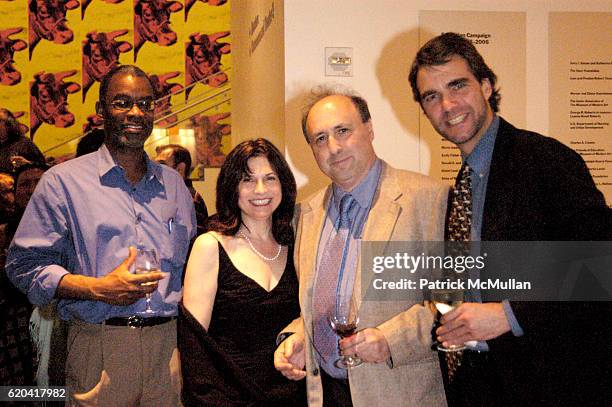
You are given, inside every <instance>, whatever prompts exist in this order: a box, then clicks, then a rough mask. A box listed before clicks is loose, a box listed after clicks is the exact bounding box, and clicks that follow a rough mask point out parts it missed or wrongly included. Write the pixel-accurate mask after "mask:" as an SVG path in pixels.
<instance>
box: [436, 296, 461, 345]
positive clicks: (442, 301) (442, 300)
mask: <svg viewBox="0 0 612 407" xmlns="http://www.w3.org/2000/svg"><path fill="white" fill-rule="evenodd" d="M463 294H464V293H463V290H431V301H432V303H433V305H434V306H435V309H436V311H437V312H436V316H437V320H436V322H437V323H438V325H439V321H440V317H441V316H442V315H444V314H446V313H447V312H449V311H451V310H452V309H454V308H455V307H458V306H459V305H461V304H462V303H463ZM464 349H465V345H451V346H449V347H445V346H442V344H441V343H438V350H440V351H442V352H459V351H461V350H464Z"/></svg>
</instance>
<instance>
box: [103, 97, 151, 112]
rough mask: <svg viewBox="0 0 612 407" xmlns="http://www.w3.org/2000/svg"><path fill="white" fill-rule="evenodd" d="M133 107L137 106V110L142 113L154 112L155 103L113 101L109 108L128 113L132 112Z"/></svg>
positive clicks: (126, 100)
mask: <svg viewBox="0 0 612 407" xmlns="http://www.w3.org/2000/svg"><path fill="white" fill-rule="evenodd" d="M134 105H136V106H138V109H140V111H142V112H152V111H153V110H155V101H154V100H153V99H139V100H132V99H115V100H113V101H111V102H110V106H111V107H112V108H113V109H115V110H121V111H124V112H125V111H129V110H132V108H133V107H134Z"/></svg>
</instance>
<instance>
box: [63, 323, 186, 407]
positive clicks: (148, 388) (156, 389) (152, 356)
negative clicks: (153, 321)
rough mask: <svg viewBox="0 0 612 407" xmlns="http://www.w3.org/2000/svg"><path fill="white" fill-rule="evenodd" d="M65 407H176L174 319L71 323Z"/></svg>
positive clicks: (177, 380)
mask: <svg viewBox="0 0 612 407" xmlns="http://www.w3.org/2000/svg"><path fill="white" fill-rule="evenodd" d="M67 353H68V355H67V360H66V386H67V387H68V393H69V398H68V401H67V402H66V405H69V406H178V405H181V403H180V394H181V385H182V383H181V372H180V361H179V355H178V350H177V348H176V320H174V321H171V322H168V323H165V324H161V325H157V326H152V327H144V328H130V327H127V326H126V327H123V326H110V325H103V324H101V325H98V324H89V323H86V322H82V321H71V322H70V328H69V331H68V344H67Z"/></svg>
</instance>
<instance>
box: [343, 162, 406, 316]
mask: <svg viewBox="0 0 612 407" xmlns="http://www.w3.org/2000/svg"><path fill="white" fill-rule="evenodd" d="M402 194H403V192H402V191H401V190H400V188H399V187H398V185H397V183H396V181H395V177H394V174H393V169H392V168H390V167H389V166H388V165H387V164H386V163H384V162H383V171H382V174H381V176H380V181H379V183H378V187H377V190H376V195H375V196H374V202H373V204H372V208H371V209H370V213H369V215H368V220H367V221H366V224H365V228H364V231H363V241H364V242H385V247H384V250H386V244H387V243H388V242H389V241H391V240H392V235H393V231H394V229H395V225H396V223H397V219H398V217H399V215H400V213H401V207H400V205H399V204H398V203H397V200H398V199H399V198H400V197H401V196H402ZM361 250H363V247H362V249H361ZM362 254H363V252H362ZM361 257H363V256H360V257H359V259H358V261H357V275H356V276H355V288H354V292H353V295H354V296H355V298H357V303H358V304H360V303H361V299H362V294H361V282H362V279H363V280H364V283H366V287H369V286H371V283H372V279H373V278H374V273H372V272H371V271H368V270H362V268H361ZM362 271H363V272H365V273H366V276H365V277H362V275H361V273H362Z"/></svg>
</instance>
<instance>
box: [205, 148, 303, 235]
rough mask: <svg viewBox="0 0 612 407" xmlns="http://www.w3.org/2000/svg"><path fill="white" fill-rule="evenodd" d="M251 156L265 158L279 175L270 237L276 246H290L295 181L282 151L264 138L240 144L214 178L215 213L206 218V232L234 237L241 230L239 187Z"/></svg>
mask: <svg viewBox="0 0 612 407" xmlns="http://www.w3.org/2000/svg"><path fill="white" fill-rule="evenodd" d="M253 157H266V158H267V159H268V161H269V162H270V165H271V166H272V168H273V169H274V172H276V175H277V176H278V179H279V181H280V184H281V191H282V198H281V202H280V204H279V205H278V208H276V210H275V211H274V213H273V214H272V235H273V236H274V239H276V241H277V242H278V243H280V244H282V245H291V244H293V240H294V235H293V229H292V227H291V220H292V219H293V209H294V206H295V197H296V195H297V187H296V184H295V178H294V177H293V173H292V172H291V169H290V168H289V165H288V164H287V161H285V159H284V158H283V156H282V154H281V152H280V151H279V150H278V149H277V148H276V147H275V146H274V144H272V143H271V142H269V141H268V140H266V139H264V138H258V139H256V140H246V141H243V142H242V143H240V144H238V145H237V146H236V147H234V149H233V150H232V151H231V152H230V153H229V154H228V155H227V157H226V158H225V162H224V163H223V166H222V167H221V172H220V173H219V177H218V178H217V213H216V214H215V215H213V216H211V217H210V218H208V221H207V225H206V229H207V230H212V231H215V232H218V233H221V234H223V235H226V236H234V235H235V234H236V233H237V232H238V229H240V225H241V224H242V214H241V211H240V208H239V207H238V185H239V184H240V181H241V180H242V179H243V178H244V177H245V176H247V175H249V166H248V161H249V159H251V158H253Z"/></svg>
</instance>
